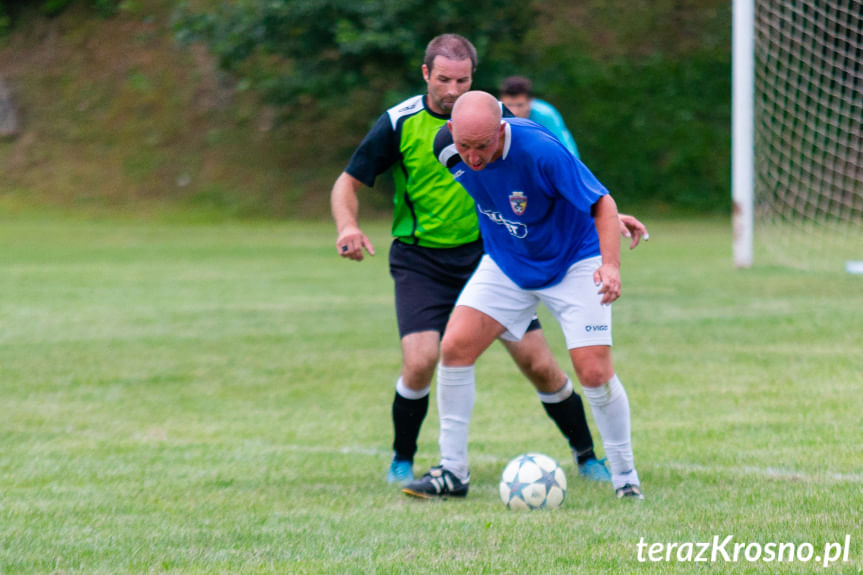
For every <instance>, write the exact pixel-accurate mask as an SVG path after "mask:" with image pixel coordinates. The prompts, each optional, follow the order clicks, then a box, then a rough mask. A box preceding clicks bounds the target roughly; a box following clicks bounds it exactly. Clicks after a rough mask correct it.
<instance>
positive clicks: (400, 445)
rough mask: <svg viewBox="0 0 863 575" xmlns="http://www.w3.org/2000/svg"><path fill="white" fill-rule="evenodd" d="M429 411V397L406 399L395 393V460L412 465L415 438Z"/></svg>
mask: <svg viewBox="0 0 863 575" xmlns="http://www.w3.org/2000/svg"><path fill="white" fill-rule="evenodd" d="M428 409H429V396H428V395H426V396H425V397H421V398H419V399H407V398H405V397H402V396H401V395H399V393H398V392H396V396H395V398H394V399H393V429H394V431H395V439H394V440H393V451H395V452H396V455H395V458H396V459H400V460H403V461H410V462H411V463H413V460H414V454H415V453H416V452H417V437H419V434H420V427H422V424H423V419H425V417H426V413H427V412H428Z"/></svg>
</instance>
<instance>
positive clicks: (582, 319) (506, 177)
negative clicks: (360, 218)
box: [403, 91, 643, 499]
mask: <svg viewBox="0 0 863 575" xmlns="http://www.w3.org/2000/svg"><path fill="white" fill-rule="evenodd" d="M447 137H450V138H451V141H452V144H447V141H446V140H447ZM435 152H436V154H437V155H438V158H439V159H440V161H441V162H442V163H444V165H446V166H447V168H448V169H449V170H450V172H451V173H452V174H453V176H454V177H455V179H456V180H457V181H459V182H460V183H461V184H462V185H463V186H464V188H465V189H466V190H467V191H468V193H469V194H470V195H471V197H473V199H474V201H475V203H476V208H477V212H478V215H479V222H480V230H481V233H482V236H483V240H484V243H485V251H486V255H485V256H483V258H482V260H481V261H480V264H479V267H478V268H477V270H476V272H474V274H473V276H472V277H471V279H470V280H469V281H468V283H467V285H466V286H465V288H464V290H463V291H462V293H461V295H460V296H459V299H458V301H457V303H456V307H455V309H454V311H453V313H452V315H451V316H450V320H449V323H448V324H447V327H446V331H445V333H444V337H443V341H442V343H441V361H440V365H439V367H438V372H437V374H438V376H437V377H438V395H439V398H438V400H439V401H438V404H439V409H440V437H439V442H440V449H441V464H440V466H436V467H433V468H432V469H431V470H430V471H429V472H428V473H427V474H426V475H425V476H423V477H422V478H420V479H418V480H416V481H413V482H411V483H409V484H407V485H406V486H405V487H404V489H403V491H404V492H405V493H406V494H408V495H413V496H417V497H434V496H446V495H449V494H465V493H466V492H467V489H466V488H467V484H468V483H469V481H470V475H469V472H468V464H467V437H468V422H469V421H470V416H471V412H472V409H473V402H472V397H473V390H474V387H475V380H474V363H475V362H476V360H477V358H479V356H480V355H481V354H482V353H483V352H484V351H485V350H486V349H487V348H488V347H489V346H490V345H491V343H492V342H493V341H494V340H495V339H497V338H499V337H502V338H504V339H510V340H518V339H520V338H521V337H522V336H523V335H524V334H525V331H526V330H527V326H528V324H529V323H530V320H531V318H532V317H533V314H534V313H535V312H536V309H537V307H538V305H539V303H543V304H545V305H546V307H548V308H549V310H550V311H551V313H552V314H553V315H554V316H555V318H556V319H557V321H558V322H559V323H560V324H561V327H562V328H563V332H564V335H565V338H566V344H567V348H568V349H569V352H570V358H571V360H572V364H573V366H574V368H575V372H576V375H577V376H578V379H579V381H580V382H581V384H582V387H583V390H584V396H585V397H586V398H587V399H588V402H589V403H590V405H591V408H592V410H593V414H594V419H595V420H596V424H597V427H598V428H599V431H600V435H601V436H602V440H603V444H604V447H605V453H606V456H607V458H608V463H609V466H610V468H611V472H612V483H613V486H614V489H615V493H616V494H617V496H618V497H619V498H624V497H626V498H636V499H642V498H643V495H642V493H641V484H640V480H639V477H638V473H637V471H636V470H635V465H634V457H633V452H632V443H631V433H630V414H629V400H628V398H627V395H626V391H625V390H624V388H623V384H622V383H621V382H620V379H619V378H618V377H617V375H616V374H615V371H614V366H613V363H612V359H611V343H612V338H611V305H610V304H611V303H612V302H613V301H615V300H616V299H617V298H618V297H619V296H620V290H621V280H620V237H619V235H618V231H619V227H618V214H617V206H616V204H615V202H614V199H613V198H612V197H611V195H609V193H608V191H607V190H606V189H605V187H604V186H603V185H602V184H601V183H600V182H599V181H598V180H597V179H596V178H595V177H594V176H593V174H592V173H591V172H590V171H589V170H588V169H587V168H586V167H585V166H584V164H582V163H581V162H580V161H579V160H577V159H576V158H575V156H573V155H572V154H571V153H570V152H569V151H568V150H567V149H566V148H565V147H564V145H563V144H561V143H560V141H558V140H557V139H556V138H555V137H554V136H553V135H552V134H551V133H550V132H549V131H548V130H546V129H545V128H543V127H541V126H539V125H538V124H536V123H534V122H531V121H529V120H523V119H520V118H502V117H501V110H500V106H499V105H498V103H497V100H496V99H495V98H494V97H493V96H492V95H491V94H488V93H486V92H479V91H475V92H467V93H465V94H464V95H462V96H461V97H460V98H459V99H458V101H457V102H456V104H455V106H454V107H453V111H452V118H451V120H450V121H449V122H448V123H447V127H445V128H442V129H441V132H439V134H438V138H437V140H436V142H435Z"/></svg>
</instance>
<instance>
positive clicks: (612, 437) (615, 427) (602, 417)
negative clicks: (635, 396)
mask: <svg viewBox="0 0 863 575" xmlns="http://www.w3.org/2000/svg"><path fill="white" fill-rule="evenodd" d="M582 390H583V391H584V397H585V398H587V402H588V403H590V408H591V411H593V419H594V420H595V421H596V426H597V427H598V428H599V435H600V436H601V437H602V445H603V447H605V456H606V457H607V458H608V465H609V467H610V468H611V482H612V484H613V485H614V488H615V489H617V488H618V487H622V486H624V485H625V484H627V483H632V484H634V485H639V480H638V473H637V472H636V471H635V464H634V457H633V455H632V435H631V431H630V430H631V427H630V420H629V398H627V397H626V390H625V389H623V384H622V383H620V380H619V379H618V378H617V375H614V376H613V377H612V378H611V379H610V380H609V381H608V383H606V384H603V385H600V386H599V387H583V388H582Z"/></svg>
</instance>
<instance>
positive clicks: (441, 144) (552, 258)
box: [435, 118, 608, 289]
mask: <svg viewBox="0 0 863 575" xmlns="http://www.w3.org/2000/svg"><path fill="white" fill-rule="evenodd" d="M505 121H506V122H507V127H506V130H505V136H504V138H505V140H504V145H503V154H502V156H501V157H500V158H499V159H498V160H496V161H494V162H492V163H490V164H488V165H487V166H486V167H485V169H483V170H480V171H473V170H471V169H470V168H468V167H467V165H466V164H465V163H464V162H462V161H461V158H460V157H459V156H458V153H457V151H456V150H455V145H454V144H452V135H451V134H450V133H449V129H448V128H447V127H446V126H444V127H443V128H441V130H440V131H439V132H438V136H437V138H436V139H435V153H436V155H437V156H438V159H439V160H440V161H441V162H442V163H444V165H446V166H447V168H448V169H449V170H450V172H451V173H452V174H453V176H454V177H455V179H456V180H457V181H458V182H460V183H461V184H462V185H463V186H464V187H465V189H466V190H467V191H468V193H469V194H470V195H471V196H472V197H473V199H474V201H475V202H476V209H477V212H478V214H479V226H480V232H481V233H482V238H483V242H484V244H485V250H486V253H488V255H489V256H490V257H491V258H492V259H493V260H494V261H495V263H497V265H498V266H499V267H500V268H501V270H503V272H504V273H505V274H506V275H507V277H509V278H510V279H511V280H512V281H514V282H515V283H516V284H517V285H518V286H520V287H522V288H524V289H539V288H544V287H549V286H552V285H555V284H557V283H559V282H560V281H561V280H562V279H563V277H564V275H566V272H567V270H568V269H569V268H570V266H572V264H574V263H576V262H578V261H580V260H583V259H585V258H589V257H593V256H597V255H600V252H599V236H598V235H597V233H596V224H595V223H594V221H593V216H592V215H591V208H592V206H593V205H594V204H595V203H596V202H597V201H598V200H599V198H601V197H602V196H604V195H605V194H607V193H608V190H606V189H605V187H604V186H603V185H602V184H601V183H600V182H599V181H598V180H597V179H596V177H595V176H594V175H593V174H592V173H591V172H590V170H588V169H587V167H586V166H585V165H584V164H582V163H581V161H580V160H578V159H576V158H575V156H573V155H572V154H571V153H570V152H569V151H568V150H567V149H566V147H565V146H564V145H563V144H561V143H560V142H559V141H558V140H557V139H556V138H555V137H554V136H553V135H552V134H551V133H550V132H549V131H548V130H546V129H545V128H543V127H541V126H539V125H538V124H536V123H534V122H531V121H530V120H524V119H520V118H506V119H505Z"/></svg>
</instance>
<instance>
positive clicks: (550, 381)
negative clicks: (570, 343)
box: [519, 354, 563, 389]
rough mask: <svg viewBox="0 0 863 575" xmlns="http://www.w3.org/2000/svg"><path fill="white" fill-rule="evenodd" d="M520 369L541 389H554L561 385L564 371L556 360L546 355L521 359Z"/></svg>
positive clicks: (532, 355) (533, 355) (535, 355)
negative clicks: (555, 386)
mask: <svg viewBox="0 0 863 575" xmlns="http://www.w3.org/2000/svg"><path fill="white" fill-rule="evenodd" d="M519 367H520V368H521V370H522V371H523V372H524V374H525V375H526V376H527V378H528V379H530V381H531V382H533V384H534V385H536V386H537V387H540V388H541V389H546V388H550V387H553V386H554V385H555V384H558V383H560V380H561V378H562V377H563V376H562V371H561V370H560V368H559V367H558V366H557V363H555V361H554V358H552V357H551V356H550V355H545V354H531V355H528V356H523V357H521V358H519Z"/></svg>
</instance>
